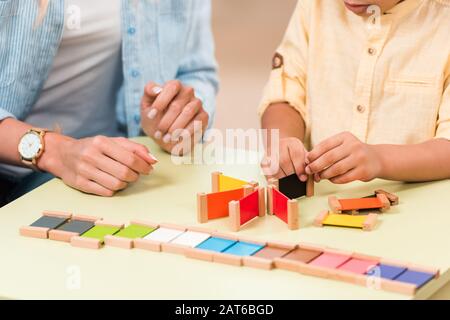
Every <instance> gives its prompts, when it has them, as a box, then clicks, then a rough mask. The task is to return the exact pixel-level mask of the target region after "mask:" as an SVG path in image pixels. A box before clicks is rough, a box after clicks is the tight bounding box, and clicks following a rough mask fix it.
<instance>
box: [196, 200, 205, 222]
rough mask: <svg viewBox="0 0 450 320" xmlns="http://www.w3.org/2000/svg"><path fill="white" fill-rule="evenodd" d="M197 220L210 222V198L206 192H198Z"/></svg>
mask: <svg viewBox="0 0 450 320" xmlns="http://www.w3.org/2000/svg"><path fill="white" fill-rule="evenodd" d="M197 221H198V222H199V223H206V222H208V198H207V195H206V193H199V194H197Z"/></svg>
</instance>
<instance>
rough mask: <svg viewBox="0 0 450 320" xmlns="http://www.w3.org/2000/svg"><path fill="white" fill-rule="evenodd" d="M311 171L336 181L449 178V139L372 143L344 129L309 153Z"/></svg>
mask: <svg viewBox="0 0 450 320" xmlns="http://www.w3.org/2000/svg"><path fill="white" fill-rule="evenodd" d="M307 157H308V160H309V161H310V164H309V165H308V166H307V167H306V172H307V173H308V174H315V178H316V181H319V180H320V179H330V181H331V182H333V183H338V184H341V183H348V182H352V181H355V180H361V181H370V180H372V179H375V178H382V179H387V180H398V181H411V182H413V181H429V180H440V179H446V178H450V161H449V159H450V141H449V140H447V139H443V138H438V139H433V140H430V141H427V142H424V143H421V144H415V145H387V144H383V145H381V144H380V145H369V144H366V143H363V142H361V141H360V140H358V138H356V137H355V136H354V135H352V134H351V133H348V132H344V133H341V134H338V135H336V136H333V137H331V138H329V139H326V140H324V141H323V142H321V143H320V144H318V145H317V146H316V147H315V148H314V150H312V151H311V152H310V153H309V154H308V156H307Z"/></svg>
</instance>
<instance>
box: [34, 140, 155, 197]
mask: <svg viewBox="0 0 450 320" xmlns="http://www.w3.org/2000/svg"><path fill="white" fill-rule="evenodd" d="M45 143H46V149H45V151H44V153H43V154H42V156H41V158H40V159H39V161H38V167H39V168H40V169H42V170H45V171H47V172H50V173H52V174H53V175H55V176H57V177H59V178H61V179H62V180H63V181H64V183H66V184H67V185H69V186H71V187H73V188H75V189H78V190H81V191H83V192H86V193H90V194H95V195H100V196H105V197H111V196H113V195H114V193H115V192H117V191H119V190H122V189H125V188H126V187H127V186H128V184H129V183H132V182H135V181H137V180H138V178H139V176H140V175H148V174H149V173H150V172H151V171H152V170H153V165H154V164H156V163H157V160H156V158H155V157H153V156H152V155H151V154H150V153H149V151H148V149H147V148H146V147H145V146H143V145H141V144H138V143H135V142H132V141H130V140H128V139H126V138H107V137H104V136H97V137H93V138H86V139H80V140H76V139H72V138H69V137H66V136H62V135H59V134H56V133H47V134H46V136H45Z"/></svg>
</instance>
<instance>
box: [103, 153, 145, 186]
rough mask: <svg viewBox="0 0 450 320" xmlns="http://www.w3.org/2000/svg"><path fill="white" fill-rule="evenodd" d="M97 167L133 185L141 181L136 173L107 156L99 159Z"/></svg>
mask: <svg viewBox="0 0 450 320" xmlns="http://www.w3.org/2000/svg"><path fill="white" fill-rule="evenodd" d="M96 167H97V168H98V169H99V170H102V171H104V172H105V173H108V174H110V175H111V176H114V177H116V178H117V179H119V180H121V181H124V182H128V183H132V182H136V181H137V180H138V179H139V174H137V173H136V172H135V171H133V170H132V169H130V168H128V167H127V166H125V165H123V164H121V163H120V162H117V161H115V160H113V159H111V158H109V157H107V156H105V155H101V156H100V157H99V159H98V161H97V166H96ZM102 185H103V184H102ZM105 187H106V186H105Z"/></svg>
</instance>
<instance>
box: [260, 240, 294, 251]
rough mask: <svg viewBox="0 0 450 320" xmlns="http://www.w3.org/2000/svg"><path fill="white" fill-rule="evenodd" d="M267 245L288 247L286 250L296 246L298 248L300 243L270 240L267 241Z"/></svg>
mask: <svg viewBox="0 0 450 320" xmlns="http://www.w3.org/2000/svg"><path fill="white" fill-rule="evenodd" d="M267 246H269V247H277V248H281V249H286V250H294V249H295V248H297V246H298V245H297V244H294V243H288V242H280V241H269V242H267Z"/></svg>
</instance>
